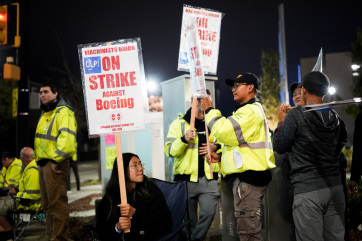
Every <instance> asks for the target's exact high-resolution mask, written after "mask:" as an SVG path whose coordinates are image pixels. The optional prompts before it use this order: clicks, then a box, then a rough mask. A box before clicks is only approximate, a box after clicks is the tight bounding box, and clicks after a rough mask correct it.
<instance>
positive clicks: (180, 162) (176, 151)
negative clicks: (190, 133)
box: [164, 114, 221, 182]
mask: <svg viewBox="0 0 362 241" xmlns="http://www.w3.org/2000/svg"><path fill="white" fill-rule="evenodd" d="M183 116H184V115H183V114H181V115H180V116H179V118H177V119H176V120H174V121H173V122H172V123H171V126H170V129H169V130H168V134H167V139H166V144H165V148H164V152H165V154H166V156H168V157H173V158H174V165H173V173H174V174H175V175H177V174H181V175H183V174H185V175H190V181H191V182H197V181H198V166H199V150H198V148H199V137H198V135H197V131H196V135H195V139H194V140H192V141H190V142H189V143H184V142H182V140H181V137H183V136H184V135H185V134H186V130H188V129H190V124H189V123H187V122H186V121H185V120H184V119H183ZM209 140H210V142H216V138H215V137H211V136H210V137H209ZM220 151H221V150H220ZM211 165H212V170H213V172H219V171H220V162H217V163H212V164H211ZM204 171H205V176H206V178H207V179H211V174H210V166H209V164H208V163H207V161H206V158H205V159H204Z"/></svg>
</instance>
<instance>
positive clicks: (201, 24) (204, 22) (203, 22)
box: [196, 17, 208, 28]
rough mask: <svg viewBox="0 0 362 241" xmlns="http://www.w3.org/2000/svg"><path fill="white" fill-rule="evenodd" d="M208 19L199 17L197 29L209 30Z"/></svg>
mask: <svg viewBox="0 0 362 241" xmlns="http://www.w3.org/2000/svg"><path fill="white" fill-rule="evenodd" d="M207 21H208V19H207V18H201V17H197V18H196V23H197V27H199V28H207Z"/></svg>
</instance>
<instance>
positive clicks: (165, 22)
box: [29, 0, 362, 115]
mask: <svg viewBox="0 0 362 241" xmlns="http://www.w3.org/2000/svg"><path fill="white" fill-rule="evenodd" d="M279 3H280V1H275V0H268V1H260V0H254V1H221V0H208V1H206V0H205V1H179V0H172V1H119V0H104V1H95V0H87V1H86V0H71V1H70V0H63V1H45V0H40V1H31V3H30V22H29V25H30V58H31V61H30V80H31V81H36V82H39V81H42V80H43V79H44V77H45V76H49V75H51V72H50V71H49V68H48V67H47V66H52V67H55V66H60V65H61V64H62V61H63V59H62V55H61V47H60V46H62V48H63V51H65V54H66V61H68V62H69V63H70V65H71V68H72V71H73V72H74V74H75V75H77V76H79V79H80V69H79V59H78V52H77V51H78V50H77V45H78V44H86V43H95V42H106V41H112V40H118V39H127V38H135V37H140V38H141V44H142V50H143V60H144V65H145V66H144V68H145V73H146V80H147V79H151V78H152V79H156V80H158V81H159V82H161V81H164V80H168V79H171V78H174V77H177V76H180V75H183V74H186V72H180V71H177V64H178V62H177V61H178V51H179V44H180V33H181V19H182V10H183V4H187V5H191V6H196V7H203V8H208V9H214V10H217V11H220V12H222V13H224V14H225V16H224V18H223V19H222V23H221V40H220V49H219V61H218V71H217V77H218V78H219V81H218V82H217V83H216V88H218V89H219V90H220V96H219V98H218V99H217V102H216V107H218V108H220V109H221V110H222V112H223V114H225V115H230V114H231V111H232V110H233V109H234V104H235V102H234V101H233V98H232V95H231V90H230V88H229V87H227V86H226V85H225V83H224V79H226V78H235V77H236V76H237V75H238V74H240V73H242V72H253V73H255V74H257V75H261V67H260V57H261V51H262V49H264V50H269V49H275V50H278V5H279ZM283 3H284V13H285V30H286V47H287V65H288V80H289V82H290V83H291V82H294V81H297V65H298V64H299V59H300V58H302V57H311V56H317V55H318V53H319V50H320V48H321V47H323V51H324V53H330V52H340V51H350V50H351V42H352V41H353V40H354V39H355V38H356V32H357V27H358V26H360V27H362V1H360V0H355V1H343V2H342V1H315V0H314V1H310V0H307V1H292V0H290V1H284V2H283ZM60 43H61V45H60Z"/></svg>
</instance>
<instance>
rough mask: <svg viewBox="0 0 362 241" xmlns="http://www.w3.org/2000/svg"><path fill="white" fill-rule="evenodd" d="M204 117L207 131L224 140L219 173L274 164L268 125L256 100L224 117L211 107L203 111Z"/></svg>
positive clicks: (243, 170)
mask: <svg viewBox="0 0 362 241" xmlns="http://www.w3.org/2000/svg"><path fill="white" fill-rule="evenodd" d="M205 120H206V123H207V124H208V126H209V128H210V129H211V135H212V136H214V137H215V138H217V139H218V141H219V142H221V143H223V144H224V146H223V150H222V158H221V173H222V175H223V176H226V175H229V174H233V173H242V172H245V171H248V170H253V171H264V170H268V169H272V168H275V159H274V153H273V146H272V142H271V139H270V135H269V129H268V125H267V121H266V118H265V114H264V110H263V108H262V106H261V105H260V104H259V103H257V102H255V103H253V104H247V105H245V106H243V107H241V108H239V109H238V110H237V111H236V112H235V113H234V114H233V115H232V116H230V117H228V118H225V117H223V116H222V115H221V113H220V111H219V110H216V109H213V110H210V111H209V112H208V113H207V114H206V116H205Z"/></svg>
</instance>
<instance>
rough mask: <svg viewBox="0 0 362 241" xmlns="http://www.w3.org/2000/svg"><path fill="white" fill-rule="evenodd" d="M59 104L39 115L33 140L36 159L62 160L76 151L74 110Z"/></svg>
mask: <svg viewBox="0 0 362 241" xmlns="http://www.w3.org/2000/svg"><path fill="white" fill-rule="evenodd" d="M61 102H62V100H61V101H60V102H59V104H61ZM64 103H65V104H66V102H65V101H64ZM59 104H58V106H57V107H56V108H55V109H54V110H52V111H48V112H45V113H44V114H43V115H42V116H41V117H40V120H39V122H38V126H37V128H36V133H35V140H34V148H35V150H34V156H35V160H36V161H38V160H40V159H51V160H54V161H56V162H62V161H64V160H65V159H67V158H69V157H71V156H72V155H74V154H75V152H76V133H77V122H76V120H75V117H74V112H73V111H72V110H71V109H70V108H68V107H67V106H64V105H60V106H59Z"/></svg>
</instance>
